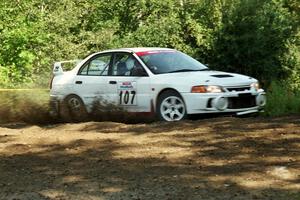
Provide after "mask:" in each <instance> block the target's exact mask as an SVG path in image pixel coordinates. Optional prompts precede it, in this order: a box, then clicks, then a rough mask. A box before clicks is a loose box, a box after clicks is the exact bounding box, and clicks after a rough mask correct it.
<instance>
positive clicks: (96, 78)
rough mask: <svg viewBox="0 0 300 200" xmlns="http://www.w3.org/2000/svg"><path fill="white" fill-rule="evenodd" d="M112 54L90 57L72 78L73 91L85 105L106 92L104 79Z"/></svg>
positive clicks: (100, 97) (90, 103)
mask: <svg viewBox="0 0 300 200" xmlns="http://www.w3.org/2000/svg"><path fill="white" fill-rule="evenodd" d="M111 59H112V54H111V53H104V54H98V55H95V56H93V57H92V58H90V59H89V60H88V61H87V62H86V63H84V64H83V65H82V67H81V68H80V69H79V71H78V73H77V75H76V77H75V79H74V83H75V84H74V91H75V93H76V94H78V95H79V96H80V97H81V98H82V100H83V101H84V103H85V104H86V105H92V104H93V102H95V101H96V100H99V99H103V97H104V95H105V92H106V88H105V87H106V79H105V77H107V76H108V70H109V66H110V64H111V61H112V60H111Z"/></svg>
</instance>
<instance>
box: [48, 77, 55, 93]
mask: <svg viewBox="0 0 300 200" xmlns="http://www.w3.org/2000/svg"><path fill="white" fill-rule="evenodd" d="M53 79H54V76H52V78H51V80H50V82H49V87H50V90H51V89H52V83H53Z"/></svg>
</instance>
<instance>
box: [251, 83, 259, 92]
mask: <svg viewBox="0 0 300 200" xmlns="http://www.w3.org/2000/svg"><path fill="white" fill-rule="evenodd" d="M250 86H251V87H252V88H254V89H255V90H259V89H260V86H259V83H258V82H255V83H251V85H250Z"/></svg>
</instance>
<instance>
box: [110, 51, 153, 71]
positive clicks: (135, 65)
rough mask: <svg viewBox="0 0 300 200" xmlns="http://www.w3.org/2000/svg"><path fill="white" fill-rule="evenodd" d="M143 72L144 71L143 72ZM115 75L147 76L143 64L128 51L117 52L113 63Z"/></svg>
mask: <svg viewBox="0 0 300 200" xmlns="http://www.w3.org/2000/svg"><path fill="white" fill-rule="evenodd" d="M141 72H143V73H141ZM112 75H113V76H145V75H147V73H146V71H145V70H144V68H143V67H142V65H141V64H140V63H139V62H138V61H137V60H136V59H135V58H134V57H133V56H132V55H131V54H128V53H116V54H115V58H114V62H113V65H112Z"/></svg>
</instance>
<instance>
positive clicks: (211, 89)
mask: <svg viewBox="0 0 300 200" xmlns="http://www.w3.org/2000/svg"><path fill="white" fill-rule="evenodd" d="M191 92H192V93H221V92H224V90H223V88H222V87H220V86H217V85H197V86H193V87H192V90H191Z"/></svg>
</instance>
